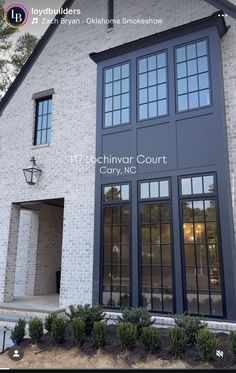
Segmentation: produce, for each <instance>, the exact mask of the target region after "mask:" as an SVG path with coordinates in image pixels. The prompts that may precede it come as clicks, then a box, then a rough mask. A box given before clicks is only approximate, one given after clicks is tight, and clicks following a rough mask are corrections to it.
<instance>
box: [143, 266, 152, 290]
mask: <svg viewBox="0 0 236 373" xmlns="http://www.w3.org/2000/svg"><path fill="white" fill-rule="evenodd" d="M150 269H151V268H150V267H149V266H145V267H144V266H143V268H142V286H151V270H150Z"/></svg>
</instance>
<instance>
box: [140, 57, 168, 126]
mask: <svg viewBox="0 0 236 373" xmlns="http://www.w3.org/2000/svg"><path fill="white" fill-rule="evenodd" d="M166 57H167V54H166V52H161V53H157V54H154V55H152V56H149V57H145V58H141V59H139V61H138V107H139V110H138V119H139V120H145V119H150V118H156V117H159V116H162V115H166V114H167V61H166V60H167V58H166Z"/></svg>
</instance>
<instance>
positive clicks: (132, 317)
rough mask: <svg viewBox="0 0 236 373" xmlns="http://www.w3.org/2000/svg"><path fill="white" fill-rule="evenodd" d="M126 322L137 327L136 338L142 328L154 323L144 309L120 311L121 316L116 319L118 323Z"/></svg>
mask: <svg viewBox="0 0 236 373" xmlns="http://www.w3.org/2000/svg"><path fill="white" fill-rule="evenodd" d="M120 322H125V323H126V322H128V323H131V324H134V325H136V326H137V337H140V336H141V334H142V329H143V328H144V327H148V326H151V325H152V324H153V323H154V320H153V321H152V319H151V315H150V314H149V312H148V311H147V310H145V309H144V308H125V309H124V310H123V311H122V316H119V317H118V323H120Z"/></svg>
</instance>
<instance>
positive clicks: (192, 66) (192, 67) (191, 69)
mask: <svg viewBox="0 0 236 373" xmlns="http://www.w3.org/2000/svg"><path fill="white" fill-rule="evenodd" d="M187 67H188V75H194V74H197V61H196V60H191V61H188V62H187Z"/></svg>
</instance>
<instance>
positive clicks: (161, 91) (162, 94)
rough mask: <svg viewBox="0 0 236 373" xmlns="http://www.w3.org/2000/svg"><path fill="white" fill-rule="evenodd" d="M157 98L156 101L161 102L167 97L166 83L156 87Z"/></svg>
mask: <svg viewBox="0 0 236 373" xmlns="http://www.w3.org/2000/svg"><path fill="white" fill-rule="evenodd" d="M157 97H158V100H161V99H162V98H166V97H167V89H166V83H164V84H159V85H158V86H157Z"/></svg>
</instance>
